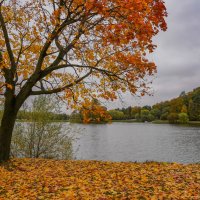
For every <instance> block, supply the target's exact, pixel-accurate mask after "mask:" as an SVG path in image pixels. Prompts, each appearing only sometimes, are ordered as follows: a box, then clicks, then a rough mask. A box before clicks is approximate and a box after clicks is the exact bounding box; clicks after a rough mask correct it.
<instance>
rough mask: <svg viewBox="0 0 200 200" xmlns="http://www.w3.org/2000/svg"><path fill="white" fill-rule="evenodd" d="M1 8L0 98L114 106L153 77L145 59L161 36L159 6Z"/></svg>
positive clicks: (59, 0) (156, 2)
mask: <svg viewBox="0 0 200 200" xmlns="http://www.w3.org/2000/svg"><path fill="white" fill-rule="evenodd" d="M0 9H1V10H0V11H1V12H0V24H1V29H0V50H1V66H0V93H1V95H4V93H5V91H6V90H10V91H12V93H13V94H15V95H16V98H18V97H19V99H23V98H20V97H22V96H24V98H26V97H27V96H29V95H39V94H52V93H57V92H62V91H63V92H64V97H65V98H66V99H67V100H68V103H69V104H70V103H72V102H73V103H74V102H76V103H78V102H79V101H82V102H83V101H84V102H87V103H88V101H90V99H91V97H94V98H104V99H110V100H113V99H115V98H116V92H117V91H126V90H127V89H128V90H130V91H131V92H132V93H135V92H136V91H138V89H139V90H140V92H141V93H142V94H143V93H144V92H145V91H146V85H145V81H143V79H144V78H145V76H146V75H152V74H154V73H155V72H156V67H155V64H154V63H152V62H149V61H148V60H147V59H146V58H145V55H146V53H148V52H152V51H153V50H154V48H155V45H154V44H153V43H152V37H153V36H155V35H156V34H157V33H158V31H159V30H160V29H162V30H166V23H165V20H164V17H165V16H166V15H167V13H166V10H165V6H164V4H163V1H162V0H126V1H116V0H101V1H97V0H88V1H86V0H70V1H65V0H37V1H35V0H34V1H32V0H25V1H15V0H9V1H8V0H7V1H6V0H3V1H1V4H0ZM86 94H87V95H86ZM19 104H20V102H19Z"/></svg>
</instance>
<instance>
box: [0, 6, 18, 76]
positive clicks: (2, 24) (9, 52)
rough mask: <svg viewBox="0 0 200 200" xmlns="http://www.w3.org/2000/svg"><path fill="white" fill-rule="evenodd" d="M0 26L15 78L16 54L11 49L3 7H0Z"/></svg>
mask: <svg viewBox="0 0 200 200" xmlns="http://www.w3.org/2000/svg"><path fill="white" fill-rule="evenodd" d="M0 24H1V28H2V31H3V35H4V39H5V43H6V48H7V51H8V55H9V59H10V63H11V70H12V73H13V77H14V74H15V72H16V63H15V58H14V54H13V51H12V48H11V44H10V38H9V36H8V31H7V28H6V24H5V22H4V17H3V15H2V11H1V7H0Z"/></svg>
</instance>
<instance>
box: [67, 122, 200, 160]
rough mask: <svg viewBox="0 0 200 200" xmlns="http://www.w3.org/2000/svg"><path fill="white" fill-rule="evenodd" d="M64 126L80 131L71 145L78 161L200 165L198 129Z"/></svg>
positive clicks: (134, 125) (133, 125)
mask: <svg viewBox="0 0 200 200" xmlns="http://www.w3.org/2000/svg"><path fill="white" fill-rule="evenodd" d="M65 125H66V126H72V128H75V129H76V128H80V130H81V134H79V139H78V140H77V141H76V143H75V144H74V149H77V147H78V151H77V152H76V158H77V159H81V160H104V161H106V160H109V161H133V162H135V161H137V162H143V161H166V162H179V163H196V162H200V127H191V126H178V125H169V124H151V123H119V122H117V123H112V124H101V125H94V124H92V125H83V124H71V125H69V124H65Z"/></svg>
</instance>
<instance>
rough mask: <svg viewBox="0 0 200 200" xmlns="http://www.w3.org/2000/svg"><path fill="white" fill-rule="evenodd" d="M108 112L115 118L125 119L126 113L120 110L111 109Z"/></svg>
mask: <svg viewBox="0 0 200 200" xmlns="http://www.w3.org/2000/svg"><path fill="white" fill-rule="evenodd" d="M108 113H109V114H110V115H111V117H112V119H113V120H121V119H124V116H125V115H124V113H123V112H122V111H118V110H109V111H108Z"/></svg>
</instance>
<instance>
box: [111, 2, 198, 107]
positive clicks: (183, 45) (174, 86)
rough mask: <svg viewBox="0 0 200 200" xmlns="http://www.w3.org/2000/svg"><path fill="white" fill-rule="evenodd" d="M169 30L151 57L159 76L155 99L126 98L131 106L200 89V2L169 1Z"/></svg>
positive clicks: (162, 36) (156, 41)
mask: <svg viewBox="0 0 200 200" xmlns="http://www.w3.org/2000/svg"><path fill="white" fill-rule="evenodd" d="M165 2H166V7H167V11H168V18H167V24H168V30H167V31H166V32H161V33H159V35H158V36H157V37H156V38H155V43H156V44H157V46H158V47H157V50H156V51H155V53H154V54H153V55H152V56H151V59H152V60H153V61H154V62H155V63H156V65H157V69H158V73H157V75H156V77H155V80H154V82H153V84H152V86H151V87H152V90H153V91H154V92H153V94H154V96H153V97H143V98H141V99H137V98H135V97H131V96H130V95H126V96H124V101H125V103H124V104H123V105H120V104H121V103H116V104H112V106H111V107H113V108H114V107H116V106H120V107H122V106H125V107H126V106H129V105H132V106H133V105H146V104H148V105H152V104H154V103H156V102H160V101H164V100H168V99H171V98H174V97H177V96H178V95H179V94H180V93H181V92H182V91H186V92H188V91H190V90H192V89H194V88H196V87H200V0H176V1H174V0H165Z"/></svg>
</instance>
